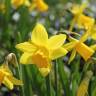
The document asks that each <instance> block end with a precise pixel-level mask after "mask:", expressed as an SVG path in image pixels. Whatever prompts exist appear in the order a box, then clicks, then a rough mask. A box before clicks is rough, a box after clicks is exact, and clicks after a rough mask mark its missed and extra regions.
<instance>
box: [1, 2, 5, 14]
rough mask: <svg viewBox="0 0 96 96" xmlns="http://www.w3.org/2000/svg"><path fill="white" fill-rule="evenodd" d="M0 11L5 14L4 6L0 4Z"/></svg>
mask: <svg viewBox="0 0 96 96" xmlns="http://www.w3.org/2000/svg"><path fill="white" fill-rule="evenodd" d="M0 11H1V12H3V13H4V12H5V5H4V4H3V3H2V4H0Z"/></svg>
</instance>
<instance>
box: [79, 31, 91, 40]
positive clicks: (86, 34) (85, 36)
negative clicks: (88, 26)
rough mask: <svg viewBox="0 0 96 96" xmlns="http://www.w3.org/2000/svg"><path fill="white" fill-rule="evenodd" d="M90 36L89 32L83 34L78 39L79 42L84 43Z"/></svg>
mask: <svg viewBox="0 0 96 96" xmlns="http://www.w3.org/2000/svg"><path fill="white" fill-rule="evenodd" d="M89 36H90V31H87V32H85V33H84V34H83V35H82V37H81V38H80V42H84V41H86V40H87V39H88V37H89Z"/></svg>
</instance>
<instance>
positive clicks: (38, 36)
mask: <svg viewBox="0 0 96 96" xmlns="http://www.w3.org/2000/svg"><path fill="white" fill-rule="evenodd" d="M31 40H32V42H33V43H34V44H36V45H38V46H45V45H46V44H47V41H48V34H47V31H46V29H45V28H44V26H43V25H42V24H39V23H38V24H37V25H36V27H35V28H34V29H33V31H32V36H31Z"/></svg>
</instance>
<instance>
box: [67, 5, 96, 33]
mask: <svg viewBox="0 0 96 96" xmlns="http://www.w3.org/2000/svg"><path fill="white" fill-rule="evenodd" d="M86 7H87V4H86V3H84V4H82V5H81V6H78V5H75V6H73V8H72V10H71V12H72V13H73V15H74V17H73V20H72V22H71V26H70V28H69V30H70V31H72V29H73V26H74V24H75V23H76V24H77V25H78V27H79V28H85V29H86V30H89V29H90V28H92V26H93V25H94V23H95V20H94V19H93V18H92V17H89V16H86V15H84V14H83V11H84V9H85V8H86Z"/></svg>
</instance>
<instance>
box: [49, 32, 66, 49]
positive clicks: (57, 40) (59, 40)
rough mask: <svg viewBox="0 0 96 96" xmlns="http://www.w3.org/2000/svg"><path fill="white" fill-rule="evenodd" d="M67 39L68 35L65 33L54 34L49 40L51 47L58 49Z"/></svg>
mask: <svg viewBox="0 0 96 96" xmlns="http://www.w3.org/2000/svg"><path fill="white" fill-rule="evenodd" d="M65 40H66V35H64V34H60V35H55V36H52V37H51V38H49V40H48V45H49V48H51V49H58V48H60V47H61V46H62V45H63V44H64V42H65Z"/></svg>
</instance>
